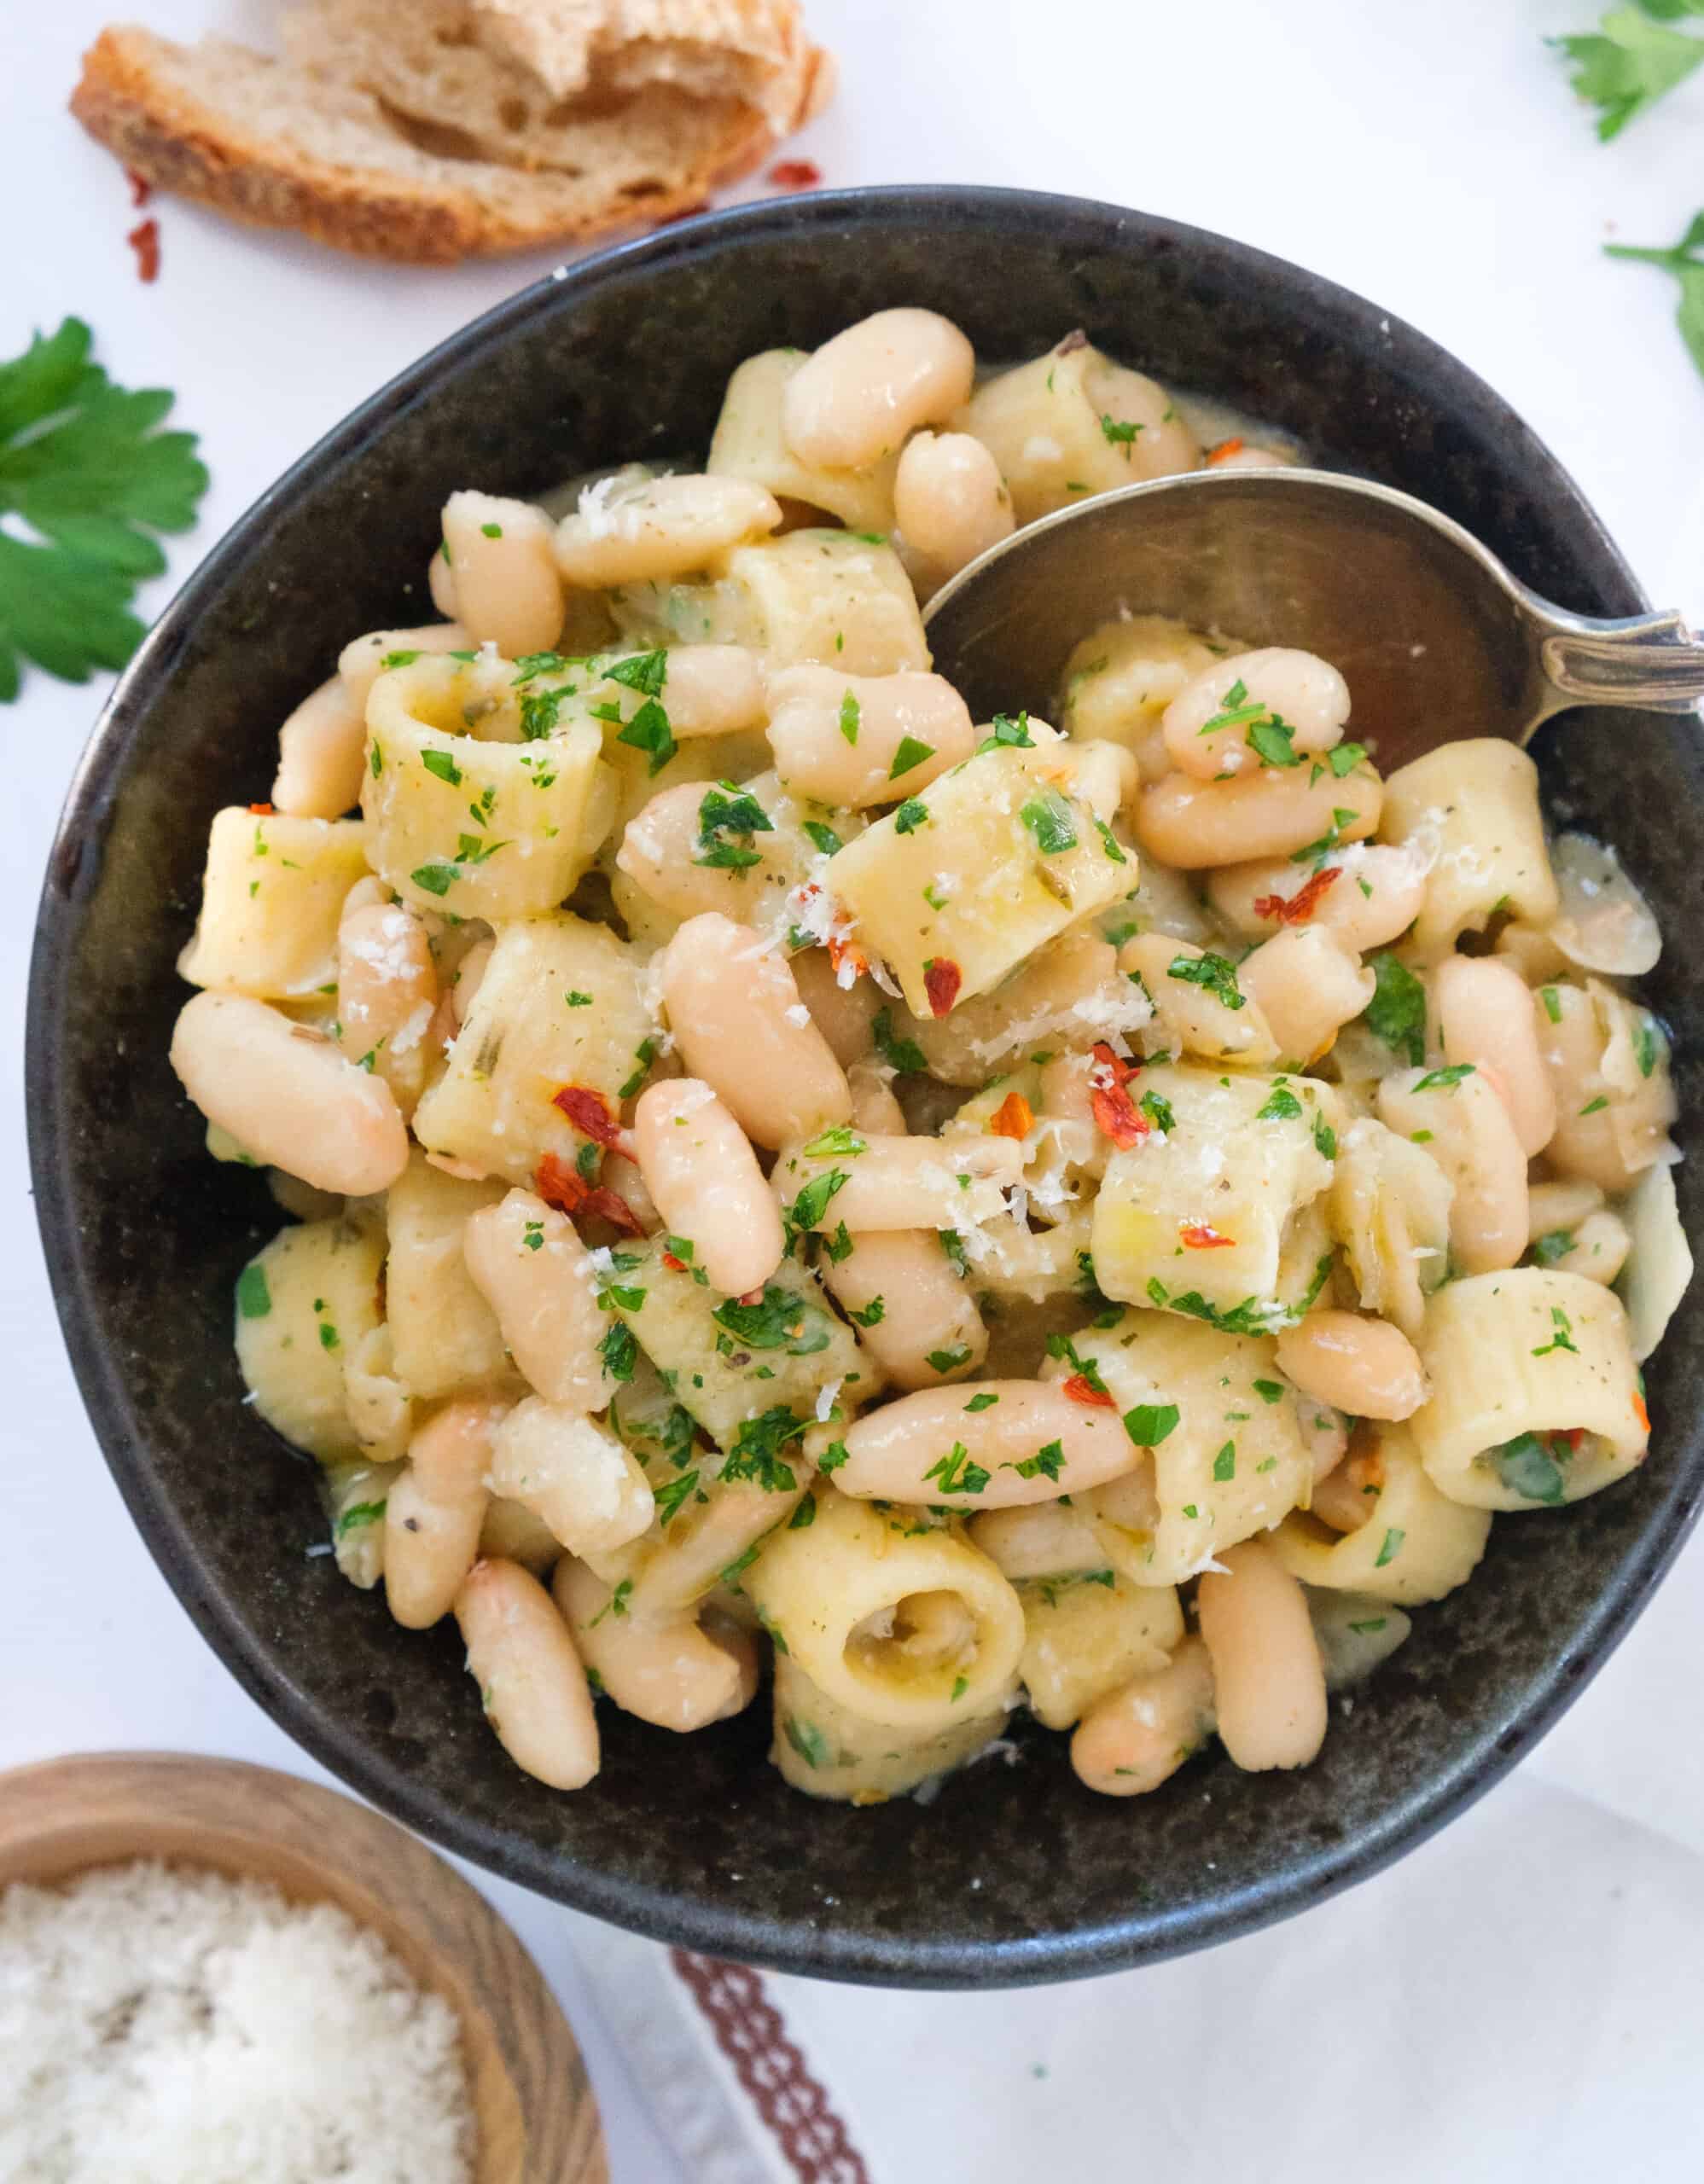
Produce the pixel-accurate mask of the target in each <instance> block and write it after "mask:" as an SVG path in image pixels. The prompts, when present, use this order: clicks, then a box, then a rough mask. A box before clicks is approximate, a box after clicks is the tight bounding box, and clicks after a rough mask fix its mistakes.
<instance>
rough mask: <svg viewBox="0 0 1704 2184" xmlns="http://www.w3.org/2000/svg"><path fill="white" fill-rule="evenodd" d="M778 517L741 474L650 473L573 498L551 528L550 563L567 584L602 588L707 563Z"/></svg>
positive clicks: (768, 496) (777, 509)
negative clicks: (599, 495)
mask: <svg viewBox="0 0 1704 2184" xmlns="http://www.w3.org/2000/svg"><path fill="white" fill-rule="evenodd" d="M780 521H781V503H780V502H779V501H777V500H776V497H775V496H774V494H772V493H769V492H765V490H764V488H763V487H762V486H761V485H747V483H746V481H745V480H744V479H741V478H706V477H701V476H693V477H672V478H653V479H648V481H647V482H646V483H645V484H643V485H639V486H637V488H630V489H628V490H627V491H620V490H619V489H618V491H615V492H614V493H612V494H611V495H610V496H609V497H608V499H607V500H606V501H604V502H602V504H601V505H597V506H593V507H588V506H587V505H586V502H585V501H584V498H583V499H582V501H581V504H580V508H579V511H578V513H576V514H573V515H567V516H564V517H563V519H562V520H561V523H559V524H558V525H557V526H556V566H557V567H558V568H559V569H560V570H561V572H562V574H563V575H564V576H565V577H566V578H567V580H568V582H569V583H570V584H579V585H581V586H583V587H584V589H585V590H588V591H608V590H613V589H614V587H615V586H616V585H618V584H650V583H653V582H658V581H661V580H663V579H665V578H670V577H681V576H685V575H687V574H688V573H689V572H691V571H692V570H694V569H701V568H704V567H707V566H708V564H709V563H710V562H712V561H714V560H715V559H716V557H717V556H718V555H720V554H724V553H726V552H727V551H728V549H730V547H733V546H737V545H739V543H741V541H742V539H747V538H755V537H760V536H761V535H762V534H763V533H764V532H765V531H773V530H775V529H776V526H777V525H778V524H779V523H780Z"/></svg>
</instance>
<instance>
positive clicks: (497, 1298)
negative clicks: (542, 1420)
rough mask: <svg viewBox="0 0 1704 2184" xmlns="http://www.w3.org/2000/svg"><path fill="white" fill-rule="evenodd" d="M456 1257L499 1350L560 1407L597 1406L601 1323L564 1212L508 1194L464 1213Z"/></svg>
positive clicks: (589, 1275)
mask: <svg viewBox="0 0 1704 2184" xmlns="http://www.w3.org/2000/svg"><path fill="white" fill-rule="evenodd" d="M462 1258H464V1259H465V1260H466V1261H467V1266H468V1274H469V1275H471V1276H472V1278H473V1282H474V1287H475V1288H476V1289H477V1290H478V1291H479V1292H480V1295H481V1296H482V1297H483V1298H485V1300H486V1304H489V1305H490V1306H491V1310H492V1311H493V1312H495V1313H496V1315H497V1325H498V1327H500V1328H501V1329H502V1330H503V1347H504V1348H505V1349H506V1350H508V1351H509V1355H510V1356H511V1357H513V1358H514V1360H515V1364H516V1365H517V1366H518V1367H519V1368H520V1369H521V1373H522V1374H524V1375H525V1376H526V1379H527V1380H529V1381H530V1382H531V1383H532V1385H533V1386H534V1387H535V1388H536V1389H537V1390H538V1392H539V1394H540V1395H541V1396H543V1397H545V1398H546V1400H547V1401H548V1402H550V1403H554V1404H555V1405H557V1406H558V1407H559V1408H560V1409H568V1410H572V1409H579V1410H596V1409H601V1408H602V1403H603V1401H604V1392H605V1391H604V1386H603V1367H602V1362H600V1360H599V1357H598V1354H597V1345H598V1344H599V1343H600V1342H601V1341H602V1339H603V1336H604V1333H605V1332H606V1330H607V1328H608V1320H607V1318H606V1317H605V1316H604V1315H603V1314H602V1312H601V1311H600V1310H598V1303H597V1277H596V1274H595V1272H594V1271H593V1269H592V1263H591V1254H590V1252H588V1251H587V1249H586V1247H585V1246H584V1244H583V1243H582V1242H581V1241H580V1239H579V1232H578V1230H577V1229H575V1227H574V1224H573V1222H572V1221H570V1220H569V1219H568V1217H567V1214H565V1213H559V1212H558V1211H556V1209H555V1206H552V1205H546V1204H545V1203H544V1199H542V1198H538V1197H536V1196H535V1195H534V1194H533V1193H532V1192H531V1191H521V1190H515V1191H511V1192H510V1193H509V1195H508V1197H507V1198H505V1199H500V1200H499V1201H498V1202H497V1205H485V1206H481V1207H480V1209H479V1210H478V1211H477V1212H474V1213H472V1214H470V1215H469V1216H468V1224H467V1227H466V1228H465V1229H463V1231H462Z"/></svg>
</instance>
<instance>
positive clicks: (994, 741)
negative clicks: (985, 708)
mask: <svg viewBox="0 0 1704 2184" xmlns="http://www.w3.org/2000/svg"><path fill="white" fill-rule="evenodd" d="M988 725H989V727H990V729H992V731H993V732H992V735H986V736H984V738H983V739H982V741H981V742H980V743H979V744H978V745H977V746H976V755H977V757H978V758H980V757H981V755H982V753H983V752H985V751H997V750H999V749H1000V748H1001V747H1002V746H1006V747H1009V748H1010V749H1013V750H1017V751H1032V750H1034V748H1035V738H1034V736H1032V735H1031V734H1030V717H1029V715H1028V714H1027V713H996V714H995V716H994V717H993V719H992V721H991V722H990V723H988Z"/></svg>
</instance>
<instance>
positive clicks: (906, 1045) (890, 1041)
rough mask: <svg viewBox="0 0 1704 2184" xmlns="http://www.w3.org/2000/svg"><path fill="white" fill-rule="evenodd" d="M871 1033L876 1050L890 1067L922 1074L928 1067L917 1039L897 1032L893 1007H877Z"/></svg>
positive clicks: (918, 1074) (870, 1028)
mask: <svg viewBox="0 0 1704 2184" xmlns="http://www.w3.org/2000/svg"><path fill="white" fill-rule="evenodd" d="M869 1034H870V1037H871V1038H872V1039H873V1040H874V1041H875V1051H876V1052H877V1054H880V1055H881V1059H882V1060H883V1061H885V1062H886V1063H887V1066H888V1067H889V1068H890V1069H897V1070H900V1071H902V1072H909V1073H910V1074H912V1075H916V1076H921V1075H922V1073H923V1072H925V1071H926V1070H927V1069H928V1066H929V1065H928V1060H926V1059H925V1057H924V1054H923V1050H922V1048H921V1047H920V1046H919V1045H918V1044H917V1043H916V1040H915V1039H907V1038H904V1037H901V1036H899V1035H898V1034H896V1033H895V1031H894V1029H893V1010H892V1009H891V1008H879V1009H877V1011H876V1012H875V1022H874V1023H873V1024H872V1025H870V1027H869Z"/></svg>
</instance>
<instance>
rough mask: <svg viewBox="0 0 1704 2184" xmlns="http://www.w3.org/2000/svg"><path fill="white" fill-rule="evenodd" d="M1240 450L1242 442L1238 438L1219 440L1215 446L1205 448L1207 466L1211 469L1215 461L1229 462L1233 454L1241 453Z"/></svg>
mask: <svg viewBox="0 0 1704 2184" xmlns="http://www.w3.org/2000/svg"><path fill="white" fill-rule="evenodd" d="M1241 454H1242V441H1241V440H1240V439H1228V440H1221V441H1220V442H1219V444H1218V446H1217V447H1210V448H1209V449H1208V450H1207V468H1209V469H1211V468H1213V464H1214V463H1215V462H1230V458H1231V456H1233V455H1241Z"/></svg>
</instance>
